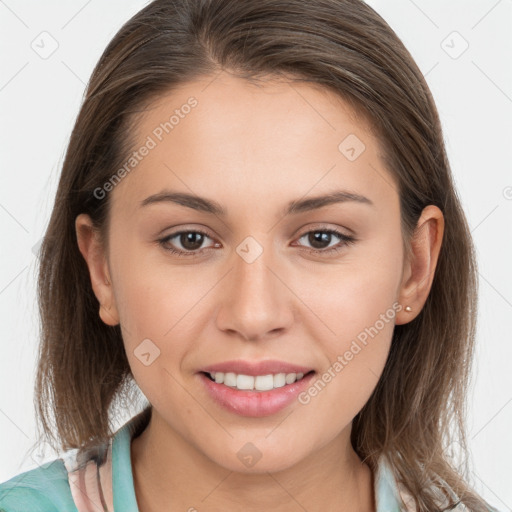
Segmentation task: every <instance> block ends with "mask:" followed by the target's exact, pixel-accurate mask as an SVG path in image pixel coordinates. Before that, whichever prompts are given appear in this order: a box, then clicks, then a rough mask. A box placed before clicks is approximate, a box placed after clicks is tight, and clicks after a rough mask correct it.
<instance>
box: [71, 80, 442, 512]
mask: <svg viewBox="0 0 512 512" xmlns="http://www.w3.org/2000/svg"><path fill="white" fill-rule="evenodd" d="M191 96H194V97H195V98H196V99H197V101H198V104H197V106H196V107H195V108H194V109H192V110H191V111H190V113H189V114H187V115H186V116H184V117H183V118H182V119H180V121H179V123H178V124H177V125H176V126H174V128H173V130H172V131H171V132H170V133H168V134H164V137H163V138H162V141H157V142H158V143H157V145H156V147H155V148H153V149H152V150H151V151H150V152H149V154H148V155H147V156H146V157H145V158H144V159H142V161H141V162H140V163H138V165H137V167H136V168H135V169H134V170H133V171H131V173H130V174H129V175H127V176H126V177H124V179H123V180H122V181H121V182H120V183H119V184H118V185H117V186H116V187H115V188H114V190H113V191H111V192H109V193H110V194H111V197H110V199H111V200H112V202H113V203H112V208H111V223H110V226H109V234H108V236H109V249H108V251H107V250H105V248H104V247H103V246H102V245H101V243H100V241H99V238H98V236H96V233H95V231H94V230H93V229H92V224H91V221H90V218H89V217H88V216H87V215H85V214H82V215H79V216H78V217H77V219H76V230H77V237H78V244H79V247H80V251H81V253H82V254H83V256H84V258H85V260H86V261H87V264H88V267H89V270H90V276H91V282H92V286H93V289H94V292H95V294H96V296H97V298H98V301H99V302H100V304H101V306H100V310H99V314H100V316H101V318H102V320H103V321H104V322H105V323H106V324H108V325H116V324H118V323H120V324H121V328H122V333H123V339H124V343H125V348H126V352H127V356H128V359H129V363H130V366H131V369H132V372H133V375H134V378H135V380H136V381H137V383H138V385H139V387H140V388H141V390H142V391H143V393H144V394H145V396H146V397H147V398H148V400H149V401H150V402H151V403H152V405H153V417H152V420H151V422H150V424H149V426H148V427H147V428H146V430H145V431H144V432H143V433H142V434H141V435H140V436H139V437H138V438H136V439H135V440H134V441H133V442H132V449H131V450H132V465H133V472H134V482H135V490H136V495H137V500H138V503H139V507H140V510H141V512H152V511H156V510H164V508H165V510H171V511H174V510H176V511H177V510H189V509H190V508H191V507H195V508H196V509H197V510H206V509H207V510H209V511H220V510H238V509H240V510H242V509H243V510H245V511H261V510H275V511H279V512H280V511H295V510H301V506H302V507H304V508H305V509H307V510H308V511H309V512H313V511H317V510H318V511H320V510H338V511H351V512H353V511H363V510H364V511H365V512H368V511H374V510H375V496H374V492H373V476H374V475H372V473H371V471H370V469H369V467H368V466H367V465H366V464H363V463H362V462H361V460H360V459H359V457H358V456H357V454H356V453H355V452H354V450H353V448H352V446H351V444H350V431H351V426H352V420H353V418H354V416H355V415H356V414H357V413H358V412H359V411H360V410H361V408H362V407H363V406H364V404H365V403H366V401H367V400H368V398H369V397H370V395H371V393H372V391H373V389H374V388H375V386H376V384H377V381H378V378H379V377H380V375H381V373H382V370H383V368H384V365H385V362H386V358H387V356H388V352H389V348H390V344H391V339H392V334H393V328H394V324H395V323H396V324H402V323H406V322H409V321H410V320H412V319H413V318H414V317H415V316H416V315H417V314H418V313H419V311H420V310H421V308H422V306H423V304H424V302H425V300H426V298H427V296H428V292H429V290H430V287H431V283H432V278H433V275H434V270H435V265H436V262H437V258H438V254H439V250H440V247H441V241H442V235H443V228H444V221H443V216H442V213H441V211H440V210H439V209H438V208H437V207H435V206H428V207H427V208H425V210H424V211H423V213H422V215H421V218H420V219H419V222H418V228H417V236H416V237H415V238H414V240H413V258H412V259H411V261H408V262H407V261H405V260H404V255H403V252H402V238H401V231H400V210H399V197H398V193H397V188H396V184H395V182H394V180H393V178H392V176H391V174H390V173H389V172H388V171H387V170H386V169H385V168H384V166H383V164H382V162H381V161H380V158H379V143H378V141H377V139H376V138H375V137H374V136H373V135H371V133H370V131H369V130H368V129H367V126H365V125H364V124H363V122H362V121H361V118H360V117H359V118H358V116H356V115H355V114H354V112H352V111H351V110H350V109H349V107H348V105H347V104H346V103H344V102H343V101H342V100H341V99H340V98H339V97H337V96H335V95H334V94H333V93H331V92H329V91H326V90H324V89H322V88H320V87H318V86H314V85H312V84H305V83H301V84H297V83H295V84H289V83H286V82H284V81H276V80H268V81H266V82H265V84H264V85H259V86H256V85H254V84H251V83H249V82H248V81H245V80H242V79H239V78H236V77H234V76H232V75H230V74H229V73H227V72H222V73H221V74H220V75H218V76H217V77H216V78H215V77H212V76H210V77H205V78H204V79H200V80H197V81H194V82H193V83H188V84H185V85H182V86H180V87H179V88H178V89H175V90H173V91H172V92H170V93H169V94H168V95H165V96H162V97H160V98H159V99H158V101H157V102H156V103H155V104H153V105H152V106H151V108H150V109H149V110H148V111H147V112H145V113H144V114H143V115H142V114H141V116H140V119H139V122H138V124H137V140H138V141H140V144H139V145H138V146H137V147H140V146H141V145H142V144H144V141H145V140H146V139H147V137H148V135H151V134H152V133H153V131H154V130H155V128H156V127H157V126H159V124H160V123H162V122H165V121H166V120H168V119H169V116H170V115H171V114H172V112H173V110H175V109H179V108H180V107H181V106H182V105H184V104H185V103H186V102H187V99H188V98H190V97H191ZM349 134H355V135H356V136H357V137H358V139H360V140H361V141H362V142H363V143H364V145H365V150H364V151H363V152H362V153H361V154H360V155H359V156H358V158H356V159H355V160H353V161H350V160H349V159H348V158H347V157H346V156H345V154H343V153H342V152H341V151H340V150H339V149H338V146H339V144H340V143H341V142H342V141H343V140H344V139H345V137H347V136H348V135H349ZM153 138H155V137H153ZM155 140H156V139H155ZM164 189H167V190H172V191H180V192H186V193H193V194H196V195H199V196H202V197H207V198H209V199H213V200H215V201H217V202H218V203H220V204H221V205H222V206H223V207H224V208H225V209H226V210H227V215H226V216H225V217H220V216H217V215H212V214H209V213H205V212H199V211H195V210H193V209H191V208H188V207H185V206H182V205H177V204H175V203H171V202H167V203H157V204H151V205H147V206H145V207H141V206H140V203H141V201H142V200H144V199H145V198H147V197H148V196H150V195H152V194H156V193H159V192H162V191H163V190H164ZM340 189H343V190H348V191H350V192H354V193H357V194H360V195H363V196H365V197H367V198H368V199H370V200H371V201H372V202H373V205H367V204H360V203H357V202H353V201H352V202H345V203H337V204H331V205H329V206H325V207H322V208H319V209H316V210H314V211H309V212H302V213H298V214H294V215H289V216H283V215H282V211H283V209H284V208H285V207H286V206H287V205H288V203H289V202H290V201H293V200H300V199H304V198H305V197H312V196H317V195H323V194H326V193H328V192H332V191H333V190H340ZM194 229H201V230H205V231H206V232H207V233H208V236H207V237H205V238H204V239H203V243H202V245H200V239H199V242H197V245H196V247H199V249H198V250H196V255H195V256H192V257H190V256H187V257H178V256H176V255H173V254H171V253H169V252H168V251H167V250H166V249H165V248H164V247H163V246H162V245H159V243H158V240H159V239H161V238H163V237H165V236H169V235H171V234H174V233H177V232H179V231H181V230H188V231H194ZM328 229H337V230H340V231H341V232H342V233H344V234H346V235H352V236H354V237H355V238H356V241H355V242H354V243H353V244H349V245H344V246H343V245H342V244H343V241H341V240H340V239H339V238H338V237H337V236H336V235H332V236H331V237H330V238H329V237H327V238H326V241H325V242H323V245H320V244H318V243H317V245H313V244H314V243H315V241H314V239H313V234H311V235H310V236H309V237H308V236H304V235H307V233H309V232H311V231H313V232H317V231H319V230H328ZM247 236H251V237H253V238H254V239H255V240H256V241H257V243H258V244H259V246H260V247H261V248H262V249H263V252H262V253H261V255H260V256H259V257H258V258H257V259H255V260H254V261H253V262H252V263H248V262H247V261H246V260H244V259H243V258H242V257H241V256H240V255H239V253H237V251H236V249H237V247H238V246H239V245H240V244H241V242H242V241H243V240H244V239H245V238H246V237H247ZM181 240H182V241H183V238H182V239H181ZM185 243H186V240H185ZM169 246H172V247H174V248H175V249H178V250H179V249H181V250H186V249H187V248H188V247H191V246H192V247H193V244H189V245H188V246H184V245H182V243H180V237H179V236H178V237H175V238H173V239H172V240H168V241H167V247H169ZM334 246H338V247H341V249H340V251H339V252H335V253H331V254H326V255H322V254H320V253H319V254H314V253H313V252H311V250H312V249H315V248H317V249H319V250H324V251H325V250H326V248H330V247H334ZM394 303H395V304H397V303H400V304H402V306H403V308H405V306H406V305H409V306H410V307H411V308H412V312H406V311H405V310H404V309H402V310H401V311H399V312H398V313H397V314H396V316H395V317H394V318H393V319H391V320H390V321H388V322H383V323H384V326H383V328H381V329H380V330H379V332H378V334H377V335H375V336H374V337H373V338H369V341H368V343H367V345H366V346H365V347H364V348H363V349H362V350H361V351H360V352H359V353H358V354H357V355H356V356H354V357H353V359H352V360H351V361H350V362H349V363H348V364H347V365H346V366H345V367H344V368H343V370H342V371H340V372H339V373H337V374H336V377H335V378H333V379H332V380H331V382H329V383H328V385H326V386H325V388H324V389H323V390H322V391H321V392H319V393H318V394H317V396H315V397H313V398H311V400H310V402H309V403H308V404H307V405H303V404H300V403H298V402H294V403H293V404H292V405H290V406H289V407H287V408H286V409H285V410H283V411H281V412H279V413H277V414H273V415H270V416H267V417H262V418H246V417H242V416H239V415H237V414H234V413H231V412H228V411H226V410H224V409H222V408H221V407H220V406H218V405H217V404H216V403H214V402H213V401H212V400H211V399H210V398H209V396H208V395H207V394H206V392H205V390H204V389H203V386H202V382H201V380H200V378H199V376H198V373H197V372H198V371H199V370H201V368H203V367H205V366H206V365H211V364H214V363H219V362H222V361H226V360H231V359H245V360H252V361H260V360H265V359H278V360H283V361H287V362H291V363H295V364H300V365H305V366H308V367H311V368H313V369H314V370H315V371H316V372H317V375H318V376H321V375H322V374H323V373H324V372H325V371H326V370H327V369H328V368H329V367H331V366H332V364H333V363H334V362H335V361H336V360H337V357H338V356H339V355H343V354H344V353H345V352H346V351H347V350H349V348H350V346H351V343H352V342H353V340H355V339H356V337H357V336H358V334H360V333H361V332H362V331H364V329H365V328H368V327H370V326H374V325H375V324H376V321H377V320H378V319H379V318H381V317H380V315H381V314H384V313H385V312H386V311H387V310H389V309H390V308H391V309H392V305H393V304H394ZM148 338H149V339H150V340H151V341H152V342H153V343H154V344H155V345H156V346H157V347H158V348H159V350H160V355H159V357H157V358H156V359H155V360H154V361H153V362H152V364H150V365H149V366H145V365H144V364H142V363H141V361H140V360H139V359H138V357H137V356H136V355H135V354H134V350H136V348H137V347H138V346H139V344H140V343H141V342H142V340H144V339H148ZM248 442H251V443H253V444H254V445H255V446H256V447H257V449H258V450H259V451H260V452H261V455H262V457H261V459H260V460H259V461H258V462H257V463H256V464H255V465H254V466H252V467H246V466H244V464H242V463H241V461H240V460H239V458H238V457H237V453H238V452H239V450H240V449H241V448H242V447H243V446H244V445H245V444H246V443H248Z"/></svg>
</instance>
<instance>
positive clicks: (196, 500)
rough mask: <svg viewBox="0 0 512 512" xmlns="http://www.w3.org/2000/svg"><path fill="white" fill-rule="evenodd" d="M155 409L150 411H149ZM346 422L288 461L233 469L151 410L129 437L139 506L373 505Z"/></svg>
mask: <svg viewBox="0 0 512 512" xmlns="http://www.w3.org/2000/svg"><path fill="white" fill-rule="evenodd" d="M153 413H155V411H153ZM350 427H351V425H350V426H349V428H347V429H346V431H343V432H342V433H340V435H339V436H338V437H337V438H335V439H333V440H332V441H331V442H330V443H328V444H327V445H325V446H324V447H323V448H321V449H320V450H318V451H316V452H315V453H314V454H311V455H310V456H309V457H307V459H304V460H302V461H301V462H300V463H298V464H295V465H294V466H293V467H290V468H287V469H285V470H282V471H277V472H274V473H270V472H263V473H241V472H234V471H230V470H228V469H226V468H224V467H222V466H220V465H218V464H216V463H215V462H214V461H212V460H211V459H209V458H208V457H206V456H205V455H204V454H202V453H201V452H199V451H198V450H197V449H196V448H195V447H194V446H192V445H191V444H190V443H188V442H187V441H186V440H185V439H183V437H181V436H180V435H179V434H178V433H177V432H175V431H174V430H172V429H170V428H169V427H168V426H167V425H166V424H164V422H163V420H162V419H159V417H158V416H156V415H155V414H153V416H152V418H151V420H150V422H149V424H148V426H147V427H146V429H145V430H144V431H143V432H142V434H140V436H138V437H136V438H134V439H133V441H132V444H131V458H132V472H133V480H134V487H135V494H136V497H137V502H138V506H139V511H140V512H156V511H160V510H167V511H169V512H174V511H194V510H204V509H206V508H207V509H208V510H209V511H212V512H220V511H224V510H230V509H232V508H233V505H234V504H238V505H240V506H241V507H243V509H244V511H247V512H257V511H258V512H259V511H261V510H273V511H275V512H292V511H297V510H300V509H301V508H302V509H303V510H307V511H308V512H317V511H318V512H320V511H322V512H323V511H325V510H337V511H339V512H349V511H350V512H363V511H364V512H374V511H375V497H374V492H373V488H374V482H373V475H372V472H371V470H370V468H369V467H368V465H366V464H364V463H362V461H361V460H360V459H359V457H358V456H357V454H356V453H355V451H354V450H353V448H352V445H351V443H350Z"/></svg>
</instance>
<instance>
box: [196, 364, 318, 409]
mask: <svg viewBox="0 0 512 512" xmlns="http://www.w3.org/2000/svg"><path fill="white" fill-rule="evenodd" d="M314 375H315V373H314V372H311V373H309V374H308V375H305V376H304V377H303V378H302V379H301V380H299V381H296V382H294V383H293V384H286V385H285V386H282V387H280V388H275V389H271V390H269V391H241V390H239V389H236V388H232V387H229V386H225V385H224V384H218V383H217V382H214V381H212V380H210V379H209V378H208V377H207V376H206V375H205V374H204V373H199V377H200V378H201V380H202V382H203V383H204V386H205V387H206V390H207V392H208V393H209V395H210V396H211V397H212V398H213V400H214V401H215V402H216V403H217V404H219V405H220V406H222V407H224V408H225V409H227V410H228V411H230V412H233V413H235V414H239V415H240V416H248V417H252V418H260V417H262V416H270V415H271V414H275V413H277V412H279V411H282V410H283V409H284V408H285V407H287V406H288V405H290V404H291V403H292V402H293V401H294V400H296V399H297V396H298V395H299V394H300V393H301V392H302V391H304V389H305V388H307V386H308V385H309V382H310V381H311V379H312V378H313V377H314Z"/></svg>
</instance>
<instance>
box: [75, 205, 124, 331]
mask: <svg viewBox="0 0 512 512" xmlns="http://www.w3.org/2000/svg"><path fill="white" fill-rule="evenodd" d="M75 231H76V236H77V243H78V248H79V250H80V253H81V254H82V256H83V257H84V259H85V262H86V264H87V267H88V269H89V276H90V279H91V286H92V289H93V291H94V295H95V296H96V298H97V299H98V302H99V303H100V306H99V315H100V318H101V320H102V321H103V322H104V323H105V324H107V325H111V326H114V325H117V324H118V323H119V315H118V311H117V308H116V304H115V298H114V291H113V287H112V283H111V279H110V275H109V269H108V264H107V258H106V255H105V250H104V247H103V244H102V243H101V240H100V237H99V233H98V232H97V229H96V228H95V227H94V225H93V222H92V220H91V218H90V217H89V215H87V214H85V213H82V214H80V215H78V216H77V218H76V219H75Z"/></svg>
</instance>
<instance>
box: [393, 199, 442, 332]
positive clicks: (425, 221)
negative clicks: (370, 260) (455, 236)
mask: <svg viewBox="0 0 512 512" xmlns="http://www.w3.org/2000/svg"><path fill="white" fill-rule="evenodd" d="M443 233H444V216H443V213H442V212H441V210H440V209H439V208H438V207H437V206H434V205H429V206H427V207H425V208H424V209H423V211H422V213H421V216H420V218H419V219H418V224H417V226H416V229H415V231H414V235H413V237H412V240H411V256H410V259H409V261H406V262H405V268H404V273H403V278H402V283H401V285H400V295H399V299H398V300H399V302H400V304H402V306H403V309H402V310H401V311H400V312H399V313H398V314H397V316H396V322H395V323H396V324H397V325H401V324H406V323H408V322H410V321H411V320H413V319H414V318H416V316H418V314H419V313H420V311H421V309H422V308H423V306H424V304H425V302H426V300H427V297H428V294H429V292H430V288H431V287H432V281H433V280H434V273H435V270H436V265H437V261H438V257H439V252H440V250H441V244H442V240H443ZM406 306H410V307H411V309H412V311H410V312H407V311H405V307H406Z"/></svg>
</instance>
